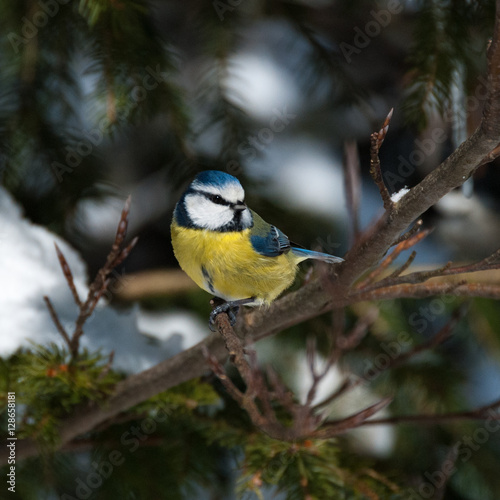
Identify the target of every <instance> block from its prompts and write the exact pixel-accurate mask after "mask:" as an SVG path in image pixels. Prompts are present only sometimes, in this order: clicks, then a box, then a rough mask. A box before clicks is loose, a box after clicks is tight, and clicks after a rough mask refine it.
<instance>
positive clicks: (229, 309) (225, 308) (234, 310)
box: [208, 302, 240, 332]
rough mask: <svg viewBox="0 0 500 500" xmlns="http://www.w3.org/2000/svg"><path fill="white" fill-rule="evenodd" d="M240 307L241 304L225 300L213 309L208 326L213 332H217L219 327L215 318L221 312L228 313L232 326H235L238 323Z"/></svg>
mask: <svg viewBox="0 0 500 500" xmlns="http://www.w3.org/2000/svg"><path fill="white" fill-rule="evenodd" d="M239 309H240V306H238V305H234V304H233V303H231V302H224V303H222V304H220V305H218V306H217V307H214V309H212V312H211V313H210V319H209V321H208V327H209V328H210V330H212V332H216V331H217V328H216V327H215V318H216V317H217V316H218V315H219V314H220V313H226V314H227V315H228V317H229V323H230V324H231V326H234V324H235V323H236V315H237V314H238V311H239Z"/></svg>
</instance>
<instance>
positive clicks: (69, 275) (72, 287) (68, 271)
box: [54, 242, 82, 307]
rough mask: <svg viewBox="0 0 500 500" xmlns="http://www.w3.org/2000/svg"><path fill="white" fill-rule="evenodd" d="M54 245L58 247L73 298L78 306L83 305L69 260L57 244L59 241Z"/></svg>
mask: <svg viewBox="0 0 500 500" xmlns="http://www.w3.org/2000/svg"><path fill="white" fill-rule="evenodd" d="M54 246H55V247H56V253H57V258H58V259H59V263H60V264H61V269H62V271H63V274H64V277H65V278H66V281H67V282H68V287H69V289H70V290H71V293H72V294H73V298H74V299H75V304H76V305H77V306H78V307H81V306H82V302H81V300H80V297H79V295H78V292H77V291H76V287H75V282H74V280H73V273H72V272H71V269H70V267H69V265H68V262H67V261H66V258H65V257H64V255H63V253H62V252H61V250H60V249H59V247H58V246H57V243H55V242H54Z"/></svg>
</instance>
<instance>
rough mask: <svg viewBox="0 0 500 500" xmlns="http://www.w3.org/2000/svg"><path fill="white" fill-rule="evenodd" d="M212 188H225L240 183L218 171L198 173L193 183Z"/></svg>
mask: <svg viewBox="0 0 500 500" xmlns="http://www.w3.org/2000/svg"><path fill="white" fill-rule="evenodd" d="M195 182H196V183H199V184H204V185H213V186H225V185H227V184H239V183H240V181H239V180H238V179H237V178H236V177H233V176H232V175H229V174H226V172H221V171H220V170H205V171H204V172H200V173H199V174H198V175H197V176H196V177H195V178H194V181H193V183H195Z"/></svg>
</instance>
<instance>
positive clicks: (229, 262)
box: [171, 222, 301, 303]
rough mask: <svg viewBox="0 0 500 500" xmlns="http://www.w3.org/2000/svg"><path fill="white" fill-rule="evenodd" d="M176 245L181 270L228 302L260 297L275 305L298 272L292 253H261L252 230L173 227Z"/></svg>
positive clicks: (296, 260) (173, 243) (173, 224)
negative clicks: (276, 299) (251, 232)
mask: <svg viewBox="0 0 500 500" xmlns="http://www.w3.org/2000/svg"><path fill="white" fill-rule="evenodd" d="M171 233H172V245H173V248H174V253H175V256H176V258H177V260H178V261H179V264H180V266H181V268H182V269H183V270H184V271H185V272H186V273H187V274H188V276H190V277H191V279H192V280H193V281H195V282H196V284H197V285H198V286H200V287H201V288H203V289H204V290H206V291H207V292H209V293H212V294H214V295H216V296H217V297H220V298H222V299H224V300H239V299H247V298H250V297H256V299H257V302H258V303H270V302H272V301H273V300H274V299H275V298H276V297H277V296H278V295H279V294H280V293H281V292H282V291H283V290H285V289H286V288H288V287H289V286H290V285H291V284H292V283H293V280H294V278H295V274H296V272H297V263H298V262H299V261H300V260H301V259H297V258H296V257H294V255H293V254H292V253H291V252H289V253H286V254H283V255H280V256H278V257H266V256H264V255H260V254H259V253H257V252H256V251H255V250H254V249H253V247H252V244H251V242H250V234H249V233H250V230H249V229H246V230H244V231H239V232H215V231H206V230H201V229H190V228H185V227H180V226H178V225H177V224H176V223H175V222H174V223H172V226H171Z"/></svg>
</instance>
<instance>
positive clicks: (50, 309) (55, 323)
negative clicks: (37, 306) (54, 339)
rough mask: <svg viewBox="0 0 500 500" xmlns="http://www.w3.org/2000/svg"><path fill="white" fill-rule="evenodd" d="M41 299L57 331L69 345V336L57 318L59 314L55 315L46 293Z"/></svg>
mask: <svg viewBox="0 0 500 500" xmlns="http://www.w3.org/2000/svg"><path fill="white" fill-rule="evenodd" d="M43 300H44V301H45V304H46V305H47V309H48V310H49V313H50V317H51V318H52V321H53V322H54V325H56V328H57V331H58V332H59V333H60V334H61V336H62V338H63V339H64V341H65V342H66V344H68V347H70V346H71V341H70V339H69V336H68V334H67V332H66V330H65V329H64V326H62V324H61V321H60V320H59V316H58V315H57V313H56V311H55V309H54V306H53V305H52V302H51V301H50V299H49V297H47V295H44V296H43Z"/></svg>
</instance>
